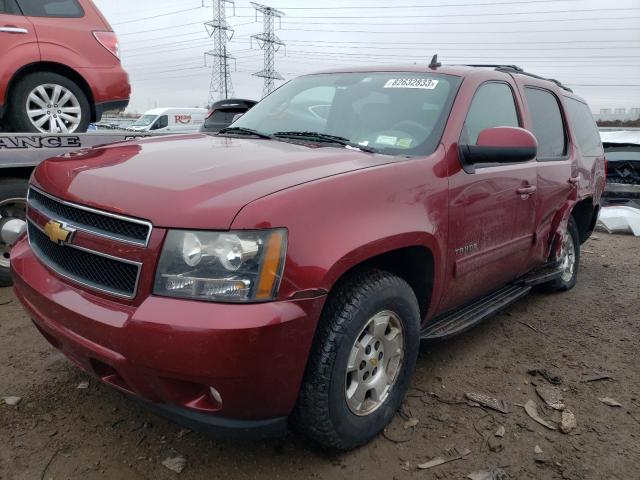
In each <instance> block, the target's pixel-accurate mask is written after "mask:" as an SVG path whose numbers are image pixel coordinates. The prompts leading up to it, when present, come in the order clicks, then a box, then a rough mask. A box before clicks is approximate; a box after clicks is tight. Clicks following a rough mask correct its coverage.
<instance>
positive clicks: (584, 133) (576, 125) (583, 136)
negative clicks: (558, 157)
mask: <svg viewBox="0 0 640 480" xmlns="http://www.w3.org/2000/svg"><path fill="white" fill-rule="evenodd" d="M565 100H566V102H565V104H566V105H567V114H568V116H569V121H570V122H571V131H572V132H573V135H574V137H575V139H576V143H577V144H578V147H579V148H580V151H581V152H582V154H583V155H584V156H585V157H599V156H601V155H602V154H603V152H602V142H601V141H600V134H599V133H598V127H596V122H595V121H594V120H593V115H592V114H591V110H589V107H588V106H587V105H586V104H584V103H582V102H580V101H578V100H576V99H574V98H570V97H565Z"/></svg>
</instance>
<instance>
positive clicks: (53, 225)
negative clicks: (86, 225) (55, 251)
mask: <svg viewBox="0 0 640 480" xmlns="http://www.w3.org/2000/svg"><path fill="white" fill-rule="evenodd" d="M44 233H46V234H47V236H48V237H49V240H51V241H52V242H54V243H57V244H58V245H64V244H65V243H71V239H72V238H73V234H74V233H76V231H75V229H73V228H70V227H68V226H67V225H65V224H64V223H62V222H57V221H55V220H49V222H47V224H46V225H45V226H44Z"/></svg>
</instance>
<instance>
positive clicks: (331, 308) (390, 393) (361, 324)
mask: <svg viewBox="0 0 640 480" xmlns="http://www.w3.org/2000/svg"><path fill="white" fill-rule="evenodd" d="M419 344H420V309H419V307H418V301H417V300H416V296H415V294H414V292H413V290H412V289H411V287H410V286H409V284H407V282H405V281H404V280H402V279H401V278H399V277H397V276H395V275H393V274H390V273H387V272H383V271H378V270H373V271H368V272H364V273H360V274H357V275H355V276H353V277H351V278H350V279H348V280H346V281H344V282H342V283H341V284H339V285H338V286H337V287H336V289H335V291H334V292H332V294H331V296H330V297H329V299H328V300H327V305H326V306H325V308H324V311H323V313H322V317H321V319H320V324H319V326H318V330H317V333H316V337H315V342H314V345H313V347H312V351H311V354H310V357H309V361H308V364H307V369H306V372H305V377H304V380H303V384H302V387H301V390H300V396H299V399H298V404H297V406H296V411H295V412H294V415H293V420H294V427H295V428H297V429H298V430H299V431H301V432H302V433H303V434H305V435H306V436H308V437H310V438H311V439H313V440H315V441H316V442H317V443H319V444H320V445H321V446H323V447H326V448H329V449H333V450H350V449H353V448H356V447H358V446H360V445H363V444H365V443H367V442H368V441H369V440H371V439H372V438H373V437H375V436H376V435H377V434H378V433H379V432H380V431H381V430H382V429H383V428H384V427H385V426H386V425H387V424H388V423H389V422H390V421H391V420H392V419H393V416H394V415H395V413H396V411H397V410H398V408H399V407H400V404H401V403H402V401H403V399H404V396H405V394H406V392H407V389H408V388H409V384H410V381H411V375H412V373H413V370H414V368H415V364H416V360H417V357H418V349H419Z"/></svg>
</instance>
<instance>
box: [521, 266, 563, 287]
mask: <svg viewBox="0 0 640 480" xmlns="http://www.w3.org/2000/svg"><path fill="white" fill-rule="evenodd" d="M562 272H563V270H562V264H561V263H560V262H549V263H547V264H546V265H543V266H542V267H540V268H538V269H537V270H534V271H532V272H530V273H528V274H527V275H525V276H524V277H520V278H519V279H518V280H516V281H515V282H514V284H516V285H525V286H529V287H533V286H535V285H540V284H541V283H546V282H550V281H552V280H555V279H556V278H560V276H561V275H562Z"/></svg>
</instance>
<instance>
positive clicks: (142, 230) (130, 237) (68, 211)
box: [28, 187, 151, 246]
mask: <svg viewBox="0 0 640 480" xmlns="http://www.w3.org/2000/svg"><path fill="white" fill-rule="evenodd" d="M28 202H29V206H30V207H33V208H34V209H35V210H38V211H39V212H41V213H43V214H45V215H47V216H48V217H50V218H56V219H58V220H61V221H63V222H65V223H68V224H70V225H73V226H74V227H76V228H78V229H82V230H86V231H88V232H90V233H94V234H96V235H98V236H102V237H107V238H111V239H114V240H118V241H121V242H125V243H133V244H136V245H143V246H146V245H147V242H148V240H149V235H150V234H151V224H150V223H149V222H145V221H143V220H137V219H132V218H126V217H121V216H119V215H115V214H110V213H107V212H101V211H99V210H94V209H91V208H88V207H84V206H82V205H76V204H73V203H69V202H66V201H63V200H60V199H57V198H55V197H52V196H51V195H48V194H45V193H44V192H41V191H39V190H37V189H36V188H34V187H31V188H30V189H29V195H28Z"/></svg>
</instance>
